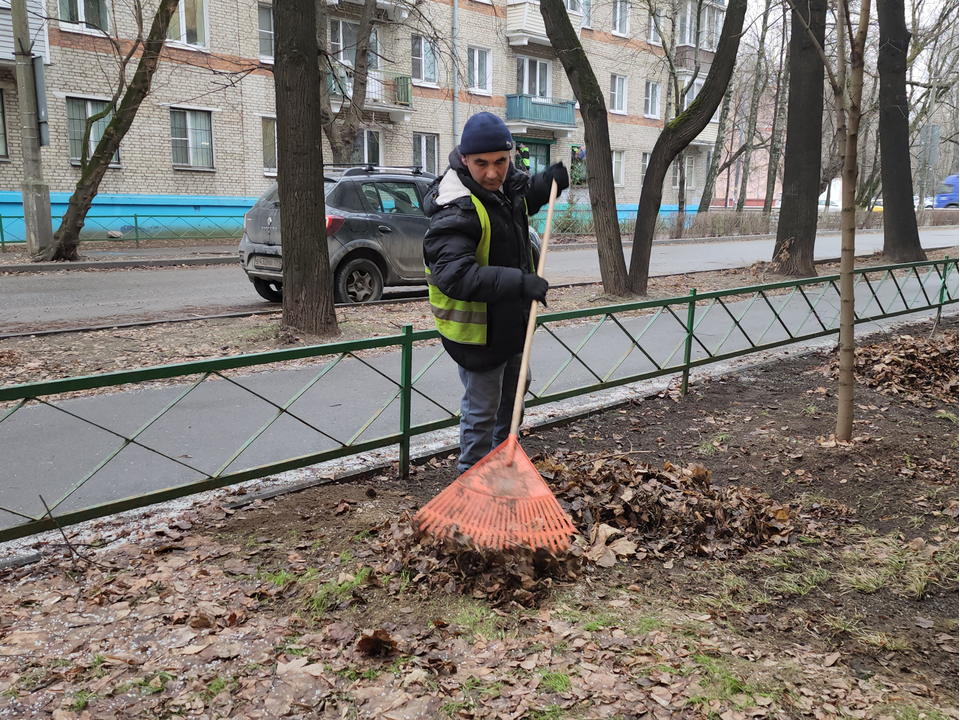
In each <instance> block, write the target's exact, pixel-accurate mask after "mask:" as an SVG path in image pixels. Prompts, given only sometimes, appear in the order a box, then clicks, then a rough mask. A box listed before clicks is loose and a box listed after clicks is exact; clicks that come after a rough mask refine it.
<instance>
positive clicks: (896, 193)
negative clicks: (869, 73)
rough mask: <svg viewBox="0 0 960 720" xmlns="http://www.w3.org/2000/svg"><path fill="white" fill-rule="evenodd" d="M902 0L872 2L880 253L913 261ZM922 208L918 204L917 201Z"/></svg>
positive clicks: (916, 245) (921, 255) (916, 257)
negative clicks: (876, 40)
mask: <svg viewBox="0 0 960 720" xmlns="http://www.w3.org/2000/svg"><path fill="white" fill-rule="evenodd" d="M904 12H905V10H904V2H903V0H877V17H878V19H879V21H880V47H879V49H878V53H879V54H878V57H877V70H878V71H879V73H880V120H879V132H880V174H881V178H882V183H883V253H884V255H886V256H887V257H888V258H889V259H890V260H892V261H894V262H918V261H920V260H926V259H927V255H926V253H925V252H924V251H923V248H922V247H921V246H920V233H919V231H918V230H917V211H916V210H915V209H914V206H913V180H912V177H913V176H912V174H911V172H910V100H909V97H908V96H907V50H908V48H909V46H910V32H909V31H908V30H907V24H906V20H905V16H904ZM921 207H923V205H922V204H921Z"/></svg>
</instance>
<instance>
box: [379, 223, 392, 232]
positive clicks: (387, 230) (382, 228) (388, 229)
mask: <svg viewBox="0 0 960 720" xmlns="http://www.w3.org/2000/svg"><path fill="white" fill-rule="evenodd" d="M377 230H379V231H380V232H382V233H392V232H393V229H392V228H388V227H387V226H386V225H381V226H380V227H378V228H377Z"/></svg>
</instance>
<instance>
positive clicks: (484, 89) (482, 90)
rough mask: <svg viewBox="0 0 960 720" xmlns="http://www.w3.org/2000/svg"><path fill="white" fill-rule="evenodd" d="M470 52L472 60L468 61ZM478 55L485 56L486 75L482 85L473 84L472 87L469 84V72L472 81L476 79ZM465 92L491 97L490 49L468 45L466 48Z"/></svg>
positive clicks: (491, 65)
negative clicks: (483, 54) (471, 75)
mask: <svg viewBox="0 0 960 720" xmlns="http://www.w3.org/2000/svg"><path fill="white" fill-rule="evenodd" d="M471 51H472V53H473V59H472V60H471V59H470V55H471ZM479 53H485V54H486V66H487V67H486V73H485V77H484V85H483V86H480V85H476V84H474V85H473V86H472V87H471V86H470V83H469V78H470V70H472V71H473V78H474V80H477V79H478V76H479V74H480V62H479V58H480V55H479ZM467 92H469V93H472V94H473V95H493V51H492V50H491V49H490V48H485V47H481V46H479V45H468V46H467Z"/></svg>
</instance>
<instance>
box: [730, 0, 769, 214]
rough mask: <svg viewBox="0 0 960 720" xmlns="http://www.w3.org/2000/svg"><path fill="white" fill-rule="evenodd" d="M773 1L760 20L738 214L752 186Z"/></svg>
mask: <svg viewBox="0 0 960 720" xmlns="http://www.w3.org/2000/svg"><path fill="white" fill-rule="evenodd" d="M771 5H772V0H766V2H765V3H764V6H763V16H762V17H761V20H760V38H759V41H758V42H757V57H756V66H755V67H754V69H753V72H754V75H753V92H752V93H751V95H750V110H749V111H748V113H747V132H746V136H747V137H746V140H747V148H746V150H745V151H744V153H743V164H742V166H741V168H742V169H741V171H740V177H741V180H740V195H739V197H738V198H737V212H743V208H744V207H746V204H747V188H748V186H749V185H750V182H749V180H750V159H751V157H752V155H753V136H754V135H755V134H756V132H757V111H758V110H759V109H760V97H761V95H763V91H764V85H765V83H764V77H765V74H766V73H765V72H764V62H765V60H766V50H767V48H766V44H767V29H768V28H769V27H770V7H771Z"/></svg>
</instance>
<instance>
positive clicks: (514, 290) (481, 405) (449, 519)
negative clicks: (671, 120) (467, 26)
mask: <svg viewBox="0 0 960 720" xmlns="http://www.w3.org/2000/svg"><path fill="white" fill-rule="evenodd" d="M512 148H513V137H512V136H511V134H510V131H509V130H508V129H507V126H506V125H505V124H504V123H503V121H502V120H501V119H500V118H499V117H497V116H496V115H493V114H492V113H487V112H482V113H478V114H476V115H474V116H472V117H471V118H470V119H469V120H467V122H466V124H465V125H464V128H463V133H462V136H461V142H460V146H459V147H458V148H456V149H454V150H453V152H451V153H450V158H449V159H450V167H449V168H448V169H447V170H446V172H445V173H444V174H443V177H442V178H441V179H440V180H439V182H438V183H437V184H436V185H435V186H434V187H433V188H431V190H430V192H429V193H428V194H427V197H426V200H425V203H424V205H425V209H426V213H427V215H428V216H429V217H430V229H429V230H428V231H427V235H426V237H425V238H424V241H423V255H424V264H425V265H426V269H427V282H428V283H429V286H430V305H431V308H432V310H433V314H434V320H435V322H436V325H437V329H438V330H439V331H440V334H441V336H442V338H443V346H444V348H445V349H446V351H447V353H448V354H449V355H450V357H451V358H453V360H454V361H455V362H456V363H457V365H458V366H459V372H460V380H461V382H462V383H463V387H464V394H463V399H462V401H461V403H460V459H459V462H458V469H459V471H460V472H461V473H463V474H462V475H461V476H460V478H458V479H457V481H456V482H455V483H453V484H452V485H451V486H450V487H449V488H447V489H446V490H445V491H444V492H443V493H441V494H440V495H438V496H437V497H436V498H434V499H433V500H432V501H431V502H430V503H428V504H427V505H426V506H424V508H423V509H422V510H421V511H420V512H419V513H418V514H417V517H416V521H417V522H418V524H419V525H420V528H421V529H422V530H423V531H425V532H428V533H431V534H434V535H437V536H442V535H445V534H449V533H452V532H454V531H456V532H459V533H460V534H462V535H465V536H468V537H469V538H470V540H471V541H472V542H473V543H474V544H476V545H478V546H481V547H491V548H497V549H502V548H506V547H511V546H515V545H528V546H531V547H535V548H537V547H543V548H549V549H551V550H561V549H563V548H565V547H567V545H568V542H569V537H570V535H572V534H573V533H574V528H573V525H572V524H571V523H570V520H569V519H568V518H567V516H566V515H565V514H564V512H563V510H562V508H561V507H560V505H559V503H558V502H557V500H556V499H555V498H554V497H553V494H552V493H551V492H550V489H549V488H548V487H547V485H546V483H544V481H543V479H542V478H541V477H540V474H539V473H538V472H537V470H536V468H534V467H533V464H532V463H531V462H530V460H529V459H528V458H527V456H526V455H525V454H524V453H523V452H522V451H520V452H516V451H517V450H518V448H519V445H518V442H517V429H518V427H519V425H520V422H521V419H522V415H523V395H524V393H525V391H526V388H527V387H528V385H529V382H530V377H529V357H530V354H529V350H530V344H531V342H532V339H533V331H534V329H535V324H536V311H537V303H538V302H543V303H545V302H546V296H547V290H548V288H549V284H548V283H547V281H546V280H545V279H543V277H542V274H543V265H544V261H545V257H546V244H547V241H548V240H549V235H550V223H551V221H552V218H553V204H554V201H555V200H556V194H557V193H558V192H560V191H562V190H564V189H565V188H566V187H567V186H568V185H569V178H568V176H567V171H566V168H564V166H563V164H562V163H557V164H556V165H553V166H551V167H549V168H547V169H546V170H544V171H543V172H540V173H538V174H536V175H534V176H532V177H530V176H527V175H526V174H525V173H523V172H520V171H518V170H517V169H516V168H515V167H514V166H513V164H512V163H511V161H510V151H511V149H512ZM548 201H549V203H550V207H549V210H548V215H547V228H546V232H545V234H544V237H543V246H542V247H543V249H542V251H541V257H540V268H539V273H538V272H537V271H536V270H535V267H534V252H533V247H532V245H531V243H530V236H529V230H528V220H527V218H528V216H529V215H533V214H535V213H536V212H537V211H539V210H540V208H541V207H542V206H543V205H544V204H545V203H547V202H548ZM521 377H522V378H523V384H522V385H521V384H520V378H521ZM494 446H496V450H493V448H494ZM492 450H493V452H491V451H492Z"/></svg>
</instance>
